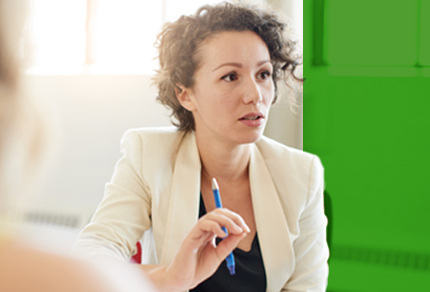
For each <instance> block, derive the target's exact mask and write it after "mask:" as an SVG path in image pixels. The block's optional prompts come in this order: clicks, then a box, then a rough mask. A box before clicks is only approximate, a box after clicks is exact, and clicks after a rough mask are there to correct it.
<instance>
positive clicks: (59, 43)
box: [26, 0, 86, 73]
mask: <svg viewBox="0 0 430 292" xmlns="http://www.w3.org/2000/svg"><path fill="white" fill-rule="evenodd" d="M85 18H86V0H73V1H58V0H34V1H32V3H31V11H30V23H29V25H28V30H29V31H28V35H29V39H28V40H27V42H28V44H27V46H28V49H27V50H26V51H28V54H29V56H26V58H27V59H28V62H29V63H30V66H31V67H32V68H31V69H30V72H31V70H35V69H37V70H39V71H41V72H44V73H49V72H51V73H54V72H56V73H64V72H79V71H80V70H82V64H83V62H84V59H85Z"/></svg>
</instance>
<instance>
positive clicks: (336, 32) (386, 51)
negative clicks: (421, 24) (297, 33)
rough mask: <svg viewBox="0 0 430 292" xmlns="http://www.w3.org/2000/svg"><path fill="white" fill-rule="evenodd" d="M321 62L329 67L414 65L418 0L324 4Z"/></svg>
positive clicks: (330, 1)
mask: <svg viewBox="0 0 430 292" xmlns="http://www.w3.org/2000/svg"><path fill="white" fill-rule="evenodd" d="M325 3H326V9H325V14H324V15H325V19H326V21H325V23H324V27H325V31H326V34H325V39H324V42H325V44H324V45H325V47H326V50H325V52H324V59H325V61H326V63H327V64H330V65H339V66H345V65H359V66H363V65H371V66H412V65H415V64H416V63H417V59H418V57H417V36H418V20H417V19H418V0H408V1H404V2H403V3H402V4H401V5H400V4H399V3H400V2H398V1H392V0H377V1H375V0H361V1H345V0H326V1H325Z"/></svg>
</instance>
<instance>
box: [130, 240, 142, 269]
mask: <svg viewBox="0 0 430 292" xmlns="http://www.w3.org/2000/svg"><path fill="white" fill-rule="evenodd" d="M136 247H137V253H136V254H135V255H134V256H132V257H131V259H130V262H131V263H133V264H141V262H142V246H141V245H140V241H138V242H137V243H136Z"/></svg>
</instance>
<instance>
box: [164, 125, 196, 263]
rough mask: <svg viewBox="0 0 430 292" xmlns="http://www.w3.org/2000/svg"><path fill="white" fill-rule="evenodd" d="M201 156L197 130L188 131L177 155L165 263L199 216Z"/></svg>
mask: <svg viewBox="0 0 430 292" xmlns="http://www.w3.org/2000/svg"><path fill="white" fill-rule="evenodd" d="M200 173H201V164H200V156H199V152H198V149H197V144H196V140H195V136H194V134H193V133H187V134H186V135H184V137H183V140H182V142H181V145H180V146H179V150H178V153H177V156H176V161H175V166H174V171H173V179H172V189H171V193H170V194H171V195H170V202H169V209H168V212H169V213H168V216H167V218H168V219H167V220H168V222H167V225H166V230H165V235H164V244H163V251H162V256H161V261H160V262H161V264H167V263H170V262H171V261H172V260H173V258H174V256H175V254H176V252H177V251H178V249H179V246H180V245H181V243H182V240H183V239H184V237H185V235H186V234H187V233H188V232H189V231H190V230H191V229H192V228H193V226H194V225H195V224H196V223H197V220H198V212H199V198H200V197H199V195H200Z"/></svg>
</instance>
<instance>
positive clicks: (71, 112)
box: [24, 75, 170, 213]
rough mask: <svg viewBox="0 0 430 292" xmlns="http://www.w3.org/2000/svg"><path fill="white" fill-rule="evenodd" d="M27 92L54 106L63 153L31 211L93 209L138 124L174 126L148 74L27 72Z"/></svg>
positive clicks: (57, 133)
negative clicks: (127, 133)
mask: <svg viewBox="0 0 430 292" xmlns="http://www.w3.org/2000/svg"><path fill="white" fill-rule="evenodd" d="M24 81H25V84H26V88H27V92H28V94H30V95H31V96H32V97H33V98H35V99H38V100H39V101H41V102H46V104H49V105H51V106H52V110H51V113H52V115H53V117H51V120H52V121H53V122H54V123H58V124H59V125H58V127H57V129H58V130H57V131H56V135H55V137H54V139H57V140H59V141H60V145H61V146H60V148H61V149H60V151H59V152H60V154H59V155H57V158H56V159H55V165H54V168H53V170H52V171H51V172H50V175H49V177H48V180H47V184H46V185H47V186H46V188H45V189H43V190H40V193H39V194H38V195H37V196H35V197H34V203H33V204H32V205H33V207H32V209H41V210H46V211H52V212H54V213H58V211H57V210H62V212H63V213H74V212H76V211H78V212H80V213H88V212H89V213H92V212H93V210H94V208H95V207H96V206H97V204H98V203H99V202H100V200H101V198H102V196H103V190H104V185H105V183H106V182H108V181H109V179H110V176H111V175H112V172H113V169H114V166H115V163H116V161H117V160H118V159H119V158H120V156H121V154H120V148H119V142H120V139H121V137H122V135H123V134H124V132H125V131H126V130H127V129H130V128H133V127H148V126H163V125H164V126H165V125H170V120H169V117H168V112H167V111H166V110H165V108H164V107H163V106H162V105H160V104H158V103H157V102H156V101H155V97H156V91H155V89H154V88H152V87H150V80H149V77H148V76H142V75H135V76H130V75H129V76H127V75H121V76H114V75H112V76H100V75H99V76H91V75H76V76H34V75H33V76H26V77H25V80H24Z"/></svg>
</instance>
